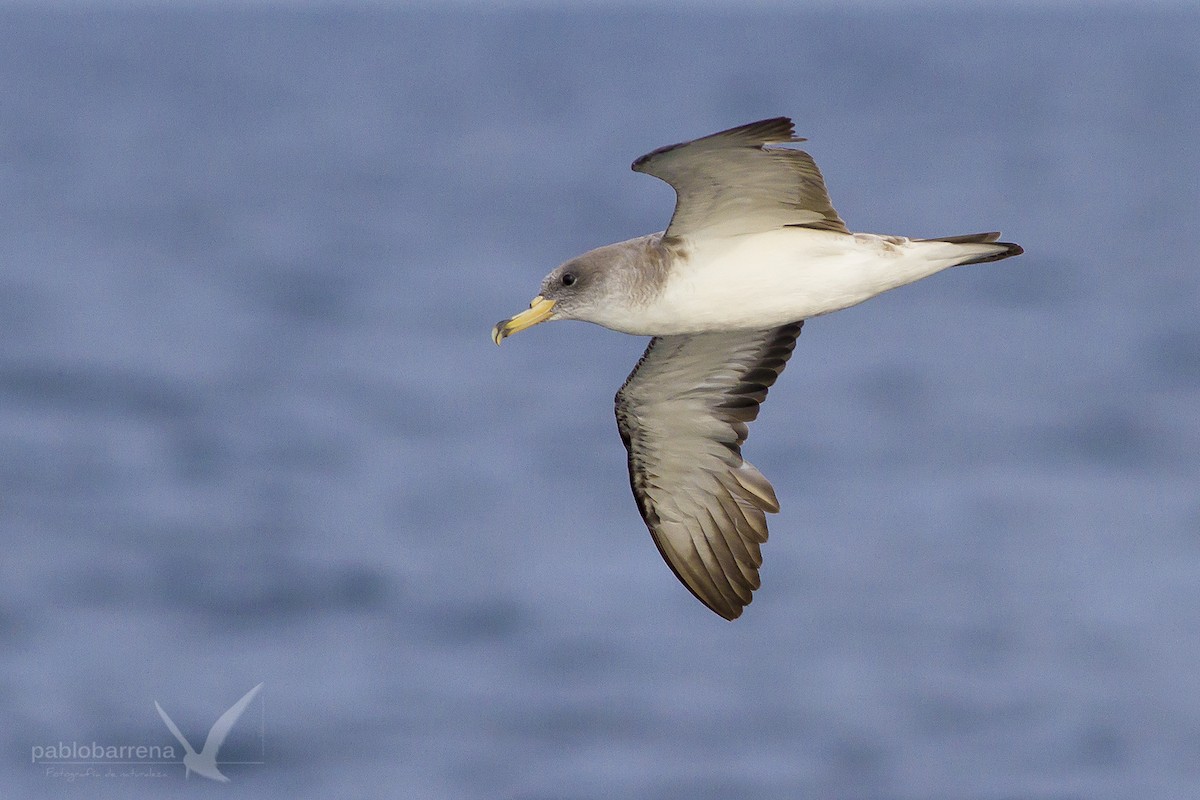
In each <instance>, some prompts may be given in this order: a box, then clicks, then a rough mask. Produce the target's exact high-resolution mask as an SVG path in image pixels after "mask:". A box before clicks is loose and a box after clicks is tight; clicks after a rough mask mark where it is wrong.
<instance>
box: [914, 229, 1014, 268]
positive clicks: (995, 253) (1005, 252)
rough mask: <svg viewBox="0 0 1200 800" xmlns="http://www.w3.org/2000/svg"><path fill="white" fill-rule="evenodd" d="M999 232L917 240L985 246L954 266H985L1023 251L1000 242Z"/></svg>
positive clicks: (1012, 245) (1010, 243)
mask: <svg viewBox="0 0 1200 800" xmlns="http://www.w3.org/2000/svg"><path fill="white" fill-rule="evenodd" d="M999 238H1000V231H990V232H988V233H968V234H964V235H962V236H938V237H935V238H933V239H917V240H916V241H918V242H946V243H948V244H967V245H972V244H973V245H986V246H987V247H986V249H984V250H981V251H977V253H976V255H974V256H973V257H971V258H968V259H967V260H966V261H960V262H958V264H957V265H956V266H960V267H961V266H965V265H966V264H986V263H988V262H989V261H1001V260H1003V259H1005V258H1011V257H1012V256H1019V255H1021V253H1024V252H1025V249H1024V248H1023V247H1021V245H1019V244H1014V243H1012V242H1000V241H997V239H999Z"/></svg>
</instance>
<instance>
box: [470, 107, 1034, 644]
mask: <svg viewBox="0 0 1200 800" xmlns="http://www.w3.org/2000/svg"><path fill="white" fill-rule="evenodd" d="M802 141H805V140H804V139H801V138H798V137H797V136H796V135H795V129H794V127H793V125H792V121H791V120H790V119H788V118H786V117H776V118H774V119H766V120H761V121H759V122H752V123H750V124H748V125H742V126H740V127H736V128H730V129H729V130H726V131H721V132H719V133H714V134H712V135H711V136H705V137H703V138H700V139H695V140H692V141H690V142H682V143H680V144H673V145H669V146H667V147H660V148H659V149H657V150H654V151H653V152H651V153H648V154H646V155H644V156H642V157H641V158H639V159H637V160H636V161H634V162H633V169H634V170H635V171H636V172H644V173H646V174H648V175H653V176H654V177H656V178H659V179H661V180H663V181H666V182H667V183H668V184H670V185H671V186H672V188H674V189H675V194H676V202H675V213H674V215H673V216H672V217H671V222H670V224H669V225H668V226H667V229H666V230H665V231H662V232H660V233H652V234H649V235H647V236H642V237H639V238H636V239H630V240H629V241H625V242H619V243H617V244H610V245H606V246H604V247H600V248H598V249H596V250H592V251H590V252H587V253H584V254H583V255H581V256H578V257H576V258H573V259H571V260H570V261H567V262H566V263H565V264H562V265H561V266H559V267H558V268H556V269H555V270H554V271H553V272H551V273H550V274H549V275H547V276H546V277H545V279H544V280H543V281H542V285H541V290H540V291H539V292H538V294H537V296H536V297H534V298H533V301H532V302H531V303H530V304H529V309H528V310H527V311H522V312H521V313H520V314H517V315H516V316H515V317H512V318H510V319H506V320H502V321H501V322H499V323H497V324H496V326H495V328H493V329H492V339H493V341H495V342H496V344H500V342H501V341H502V340H503V339H504V338H505V337H507V336H511V335H512V334H514V333H517V332H519V331H523V330H525V329H526V328H529V327H531V326H533V325H537V324H539V323H541V322H546V321H548V320H557V319H578V320H584V321H586V322H594V323H596V324H597V325H603V326H604V327H606V328H611V329H612V330H616V331H621V332H622V333H629V334H635V335H640V336H652V337H654V338H653V339H651V341H650V344H649V346H648V347H647V348H646V352H645V354H644V355H642V358H641V360H640V361H638V363H637V366H635V367H634V369H633V372H632V373H630V375H629V377H628V379H626V381H625V384H624V385H623V386H622V387H621V389H620V391H618V392H617V396H616V415H617V427H618V429H619V430H620V434H621V441H623V442H624V443H625V448H626V449H627V450H628V453H629V483H630V486H631V487H632V488H633V496H634V498H635V499H636V501H637V506H638V510H639V511H641V514H642V519H644V520H645V522H646V527H647V528H649V529H650V535H651V536H652V537H653V538H654V543H655V544H656V545H657V546H658V551H659V553H661V554H662V557H663V559H664V560H665V561H666V562H667V565H668V566H670V568H671V570H672V571H673V572H674V573H675V576H676V577H677V578H679V580H680V581H681V582H682V583H683V585H684V586H686V587H687V588H688V589H689V590H690V591H691V593H692V594H694V595H695V596H696V598H697V599H699V600H700V602H702V603H704V605H706V606H708V607H709V608H710V609H712V610H713V611H715V612H716V613H717V614H720V615H721V616H722V617H724V618H726V619H730V620H732V619H736V618H737V617H738V616H740V615H741V613H742V609H743V608H744V607H745V606H746V605H747V604H749V603H750V601H751V594H752V592H753V591H754V590H755V589H757V588H758V587H759V585H760V580H759V575H758V569H759V567H760V566H761V565H762V553H761V551H760V545H761V544H762V543H763V542H765V541H766V540H767V522H766V516H765V512H771V513H775V512H778V511H779V501H778V500H777V499H776V497H775V491H774V489H772V487H771V484H770V483H769V482H768V481H767V479H766V478H765V477H763V475H762V473H760V472H759V471H758V470H757V469H755V468H754V467H753V466H752V465H751V464H750V463H749V462H747V461H745V460H744V459H743V458H742V451H741V446H742V444H743V443H744V442H745V441H746V435H747V427H746V425H747V423H749V422H751V421H753V420H754V419H755V418H756V417H757V416H758V409H759V405H760V404H761V403H762V402H763V400H765V399H766V396H767V390H768V389H770V387H771V385H772V384H774V383H775V380H776V379H777V378H778V377H779V374H780V373H781V372H783V368H784V366H785V365H786V364H787V361H788V358H789V357H790V356H791V354H792V349H793V348H794V347H795V346H796V337H798V336H799V335H800V328H801V326H802V325H803V324H804V321H805V320H807V319H810V318H811V317H817V316H820V315H822V314H828V313H830V312H832V311H839V310H841V309H843V308H848V307H850V306H853V305H857V304H858V303H861V302H863V301H864V300H869V299H870V298H872V297H874V296H875V295H877V294H880V293H882V292H886V291H887V290H888V289H894V288H896V287H897V286H904V285H905V284H908V283H912V282H914V281H917V280H920V279H921V278H925V277H928V276H930V275H932V274H934V273H935V272H940V271H942V270H944V269H946V268H948V267H956V266H961V265H964V264H981V263H984V262H988V261H999V260H1001V259H1004V258H1009V257H1010V256H1015V255H1020V254H1021V252H1022V249H1021V247H1020V246H1019V245H1016V244H1012V243H1010V242H1001V241H998V240H999V238H1000V234H999V233H996V232H993V233H976V234H969V235H966V236H945V237H940V238H936V239H909V238H906V237H903V236H882V235H877V234H870V233H851V232H850V230H849V229H848V228H847V227H846V225H845V223H844V222H842V220H841V218H840V217H839V216H838V214H837V212H836V211H835V210H834V208H833V204H832V203H831V202H830V200H829V194H828V193H827V192H826V190H825V181H824V179H823V178H822V177H821V172H820V170H818V169H817V165H816V164H815V163H814V162H813V160H812V157H811V156H809V154H808V153H806V152H804V151H802V150H798V149H796V148H794V147H786V146H785V147H780V146H778V145H789V144H792V143H794V142H802Z"/></svg>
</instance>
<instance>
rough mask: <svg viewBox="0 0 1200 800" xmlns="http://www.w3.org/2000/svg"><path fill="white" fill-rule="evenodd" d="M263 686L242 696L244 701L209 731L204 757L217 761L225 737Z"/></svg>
mask: <svg viewBox="0 0 1200 800" xmlns="http://www.w3.org/2000/svg"><path fill="white" fill-rule="evenodd" d="M262 687H263V685H262V684H261V683H260V684H259V685H258V686H255V687H254V688H253V689H251V690H250V691H248V692H246V694H244V695H242V699H241V700H238V701H237V702H236V703H234V704H233V706H231V707H230V709H229V710H228V711H226V712H225V713H224V714H222V715H221V717H220V719H218V720H217V721H216V722H214V723H213V726H212V728H210V729H209V731H208V738H207V739H205V740H204V749H203V750H202V751H200V752H201V753H202V754H203V755H211V756H212V758H213V759H214V760H216V757H217V752H218V751H219V750H220V749H221V745H222V743H224V741H225V737H226V736H228V735H229V732H230V731H231V730H233V726H234V724H235V723H236V722H237V721H238V717H240V716H242V712H244V711H245V710H246V706H248V705H250V701H251V700H253V699H254V696H255V695H257V694H258V690H259V689H261V688H262Z"/></svg>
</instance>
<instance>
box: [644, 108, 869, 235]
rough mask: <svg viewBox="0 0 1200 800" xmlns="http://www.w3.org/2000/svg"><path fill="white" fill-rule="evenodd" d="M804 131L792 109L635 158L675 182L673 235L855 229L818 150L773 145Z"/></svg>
mask: <svg viewBox="0 0 1200 800" xmlns="http://www.w3.org/2000/svg"><path fill="white" fill-rule="evenodd" d="M802 141H804V139H801V138H799V137H797V136H796V135H795V134H794V129H793V126H792V121H791V120H790V119H788V118H787V117H776V118H774V119H765V120H760V121H759V122H752V123H750V124H749V125H742V126H740V127H737V128H730V129H729V130H727V131H721V132H720V133H714V134H712V135H711V136H705V137H703V138H700V139H694V140H692V141H690V142H681V143H680V144H672V145H668V146H666V147H660V148H658V149H657V150H654V151H653V152H650V153H647V154H646V155H644V156H642V157H641V158H639V159H637V160H636V161H634V162H633V169H634V170H635V171H637V172H644V173H646V174H648V175H653V176H654V177H656V178H659V179H661V180H663V181H666V182H667V183H669V184H670V185H671V186H672V187H673V188H674V189H675V195H676V202H675V213H674V215H673V216H672V217H671V223H670V225H668V226H667V230H666V233H667V235H668V236H692V237H695V236H705V235H717V236H721V235H732V234H740V233H756V232H761V231H766V230H771V229H774V228H779V227H783V226H795V227H808V228H817V229H820V230H829V231H838V232H841V233H848V232H849V231H848V230H847V229H846V224H845V223H844V222H842V220H841V218H840V217H839V216H838V214H837V211H835V210H834V208H833V203H832V202H831V201H830V199H829V193H828V192H827V191H826V189H825V179H824V178H823V177H822V176H821V171H820V170H819V169H818V168H817V165H816V163H815V162H814V161H813V160H812V156H810V155H809V154H808V153H806V152H804V151H803V150H796V149H793V148H785V147H768V146H767V145H778V144H790V143H794V142H802Z"/></svg>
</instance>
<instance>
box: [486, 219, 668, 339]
mask: <svg viewBox="0 0 1200 800" xmlns="http://www.w3.org/2000/svg"><path fill="white" fill-rule="evenodd" d="M661 238H662V237H661V235H659V234H652V235H650V236H643V237H641V238H638V239H631V240H629V241H627V242H619V243H617V244H610V245H605V246H604V247H598V248H596V249H595V250H590V251H588V252H586V253H584V254H583V255H581V256H576V257H575V258H572V259H571V260H570V261H567V262H566V263H564V264H562V265H560V266H558V267H556V268H555V269H554V270H553V271H551V272H550V274H549V275H547V276H546V277H545V278H543V279H542V285H541V288H540V289H539V290H538V294H537V297H535V298H533V300H532V301H531V302H530V303H529V309H528V310H527V311H522V312H521V313H520V314H517V315H516V316H514V317H510V318H509V319H504V320H501V321H500V322H498V323H496V326H495V327H494V328H492V341H494V342H495V343H496V344H500V342H501V341H503V340H504V339H505V338H507V337H509V336H512V335H513V334H514V333H519V332H520V331H523V330H525V329H526V328H531V327H533V326H534V325H537V324H538V323H541V322H548V321H550V320H556V319H578V320H584V321H585V322H594V323H596V324H597V325H604V326H605V327H616V323H615V320H616V319H617V318H618V317H619V316H620V313H621V311H622V310H624V309H628V308H630V307H631V306H633V305H636V304H639V303H642V302H645V301H646V300H648V299H650V298H651V297H653V296H654V293H655V292H656V290H657V289H658V288H659V287H660V286H661V285H662V284H663V282H664V281H665V278H666V271H667V264H668V258H667V249H666V247H665V246H664V245H663V244H662V243H661Z"/></svg>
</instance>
